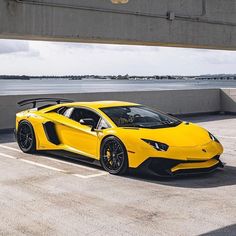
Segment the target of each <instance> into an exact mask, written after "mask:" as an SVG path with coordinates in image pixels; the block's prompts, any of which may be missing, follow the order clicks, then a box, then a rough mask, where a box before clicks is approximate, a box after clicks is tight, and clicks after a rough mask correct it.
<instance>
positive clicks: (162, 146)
mask: <svg viewBox="0 0 236 236" xmlns="http://www.w3.org/2000/svg"><path fill="white" fill-rule="evenodd" d="M142 140H143V141H144V142H146V143H148V144H149V145H151V146H152V147H153V148H155V149H156V150H157V151H161V152H166V151H167V150H168V148H169V146H168V145H167V144H165V143H160V142H157V141H153V140H149V139H142Z"/></svg>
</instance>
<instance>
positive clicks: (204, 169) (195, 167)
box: [138, 156, 224, 176]
mask: <svg viewBox="0 0 236 236" xmlns="http://www.w3.org/2000/svg"><path fill="white" fill-rule="evenodd" d="M219 158H220V156H214V157H213V158H212V159H210V160H203V161H202V160H201V161H192V160H191V161H181V160H175V159H167V158H154V157H153V158H152V157H150V158H148V159H147V160H146V161H145V162H143V163H142V164H141V165H140V166H139V167H138V168H139V169H141V170H143V171H145V172H149V173H151V174H155V175H158V176H177V175H191V174H201V173H210V172H212V171H214V170H216V169H217V168H223V167H224V164H223V163H222V162H221V161H220V159H219Z"/></svg>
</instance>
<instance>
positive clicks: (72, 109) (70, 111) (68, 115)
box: [62, 107, 74, 118]
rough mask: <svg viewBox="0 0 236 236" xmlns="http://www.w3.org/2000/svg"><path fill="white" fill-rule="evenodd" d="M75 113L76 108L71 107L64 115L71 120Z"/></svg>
mask: <svg viewBox="0 0 236 236" xmlns="http://www.w3.org/2000/svg"><path fill="white" fill-rule="evenodd" d="M73 111H74V108H73V107H70V108H68V109H66V110H65V111H64V113H63V114H62V115H63V116H65V117H68V118H70V117H71V114H72V113H73Z"/></svg>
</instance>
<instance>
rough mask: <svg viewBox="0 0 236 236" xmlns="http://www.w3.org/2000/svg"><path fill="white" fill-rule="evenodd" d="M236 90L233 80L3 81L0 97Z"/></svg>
mask: <svg viewBox="0 0 236 236" xmlns="http://www.w3.org/2000/svg"><path fill="white" fill-rule="evenodd" d="M203 88H204V89H205V88H236V81H233V80H228V81H227V80H226V81H221V80H213V81H210V80H202V81H201V80H189V81H185V80H157V81H156V80H135V81H133V80H121V81H114V80H66V79H48V80H46V79H44V80H40V79H34V80H0V95H8V94H9V95H10V94H11V95H12V94H15V95H20V94H55V93H87V92H114V91H121V92H122V91H152V90H173V89H174V90H179V89H203Z"/></svg>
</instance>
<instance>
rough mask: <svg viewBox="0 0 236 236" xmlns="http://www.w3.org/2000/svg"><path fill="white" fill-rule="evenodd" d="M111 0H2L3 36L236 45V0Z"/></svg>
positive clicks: (219, 46) (0, 30) (232, 47)
mask: <svg viewBox="0 0 236 236" xmlns="http://www.w3.org/2000/svg"><path fill="white" fill-rule="evenodd" d="M112 1H113V2H116V1H117V0H112ZM112 1H111V0H93V1H87V0H1V1H0V22H1V24H0V38H13V39H35V40H55V41H70V42H88V43H91V42H93V43H117V44H132V45H136V44H137V45H163V46H177V47H195V48H214V49H229V50H235V49H236V2H235V0H145V1H143V0H129V1H127V0H125V1H124V2H127V4H113V3H112Z"/></svg>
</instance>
